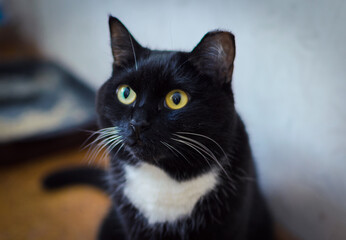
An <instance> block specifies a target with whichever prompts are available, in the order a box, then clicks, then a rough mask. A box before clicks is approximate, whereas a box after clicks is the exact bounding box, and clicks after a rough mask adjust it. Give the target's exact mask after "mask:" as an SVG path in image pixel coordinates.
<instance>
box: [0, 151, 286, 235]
mask: <svg viewBox="0 0 346 240" xmlns="http://www.w3.org/2000/svg"><path fill="white" fill-rule="evenodd" d="M85 156H86V152H83V151H82V152H81V151H78V150H75V151H69V152H65V153H61V154H59V155H56V156H50V157H44V158H41V159H37V160H33V161H31V162H27V163H22V164H17V165H13V166H9V167H2V169H0V216H1V217H0V239H1V240H31V239H33V240H34V239H35V240H37V239H49V240H61V239H64V240H75V239H83V240H88V239H90V240H92V239H95V237H96V233H97V229H98V225H99V223H100V222H101V220H102V218H103V216H104V215H105V214H106V212H107V209H108V207H109V205H110V201H109V199H108V197H107V196H106V195H105V194H103V193H102V192H100V191H98V190H96V189H94V188H91V187H87V186H75V187H69V188H65V189H62V190H59V191H55V192H45V191H44V190H43V189H42V188H41V185H40V183H41V179H42V177H43V176H45V175H46V174H47V173H49V172H51V171H54V170H55V169H58V168H60V167H64V166H71V165H85V164H87V162H86V160H85V159H86V158H85ZM277 235H278V238H277V239H279V240H289V239H291V240H292V239H293V238H292V237H289V236H288V234H287V233H286V232H285V231H284V230H282V229H281V228H280V229H279V230H277Z"/></svg>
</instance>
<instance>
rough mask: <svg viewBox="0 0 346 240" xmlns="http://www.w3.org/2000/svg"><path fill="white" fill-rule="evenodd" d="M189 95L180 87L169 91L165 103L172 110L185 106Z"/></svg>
mask: <svg viewBox="0 0 346 240" xmlns="http://www.w3.org/2000/svg"><path fill="white" fill-rule="evenodd" d="M188 101H189V97H188V95H187V93H186V92H184V91H183V90H180V89H175V90H172V91H170V92H169V93H168V94H167V95H166V98H165V105H166V106H167V107H168V108H170V109H173V110H177V109H180V108H183V107H185V105H186V104H187V102H188Z"/></svg>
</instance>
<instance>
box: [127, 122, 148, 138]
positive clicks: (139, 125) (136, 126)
mask: <svg viewBox="0 0 346 240" xmlns="http://www.w3.org/2000/svg"><path fill="white" fill-rule="evenodd" d="M149 126H150V123H149V122H148V121H147V120H144V119H141V120H137V119H132V120H131V121H130V127H131V129H132V132H133V136H134V137H135V138H136V140H139V139H140V133H141V132H143V131H144V130H145V129H147V128H148V127H149Z"/></svg>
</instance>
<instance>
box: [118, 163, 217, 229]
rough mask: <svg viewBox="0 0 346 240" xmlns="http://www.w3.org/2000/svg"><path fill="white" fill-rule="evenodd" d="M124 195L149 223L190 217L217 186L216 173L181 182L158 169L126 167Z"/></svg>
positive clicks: (141, 166) (145, 166)
mask: <svg viewBox="0 0 346 240" xmlns="http://www.w3.org/2000/svg"><path fill="white" fill-rule="evenodd" d="M125 177H126V182H125V186H124V194H125V196H126V197H127V198H128V199H129V200H130V201H131V203H132V204H133V205H134V206H135V207H136V208H137V209H138V210H139V211H140V212H141V213H142V214H143V215H144V216H145V217H146V218H147V219H148V221H149V223H150V224H154V223H163V222H174V221H175V220H177V219H179V218H181V217H184V216H189V215H190V214H191V212H192V210H193V208H194V206H195V205H196V203H197V202H198V200H199V199H200V198H201V197H203V196H204V195H206V194H207V193H208V192H209V191H211V190H212V189H213V188H214V187H215V186H216V184H217V174H216V172H215V171H210V172H208V173H204V174H202V175H200V176H198V177H196V178H194V179H190V180H188V181H183V182H178V181H176V180H174V179H172V178H171V177H170V176H169V175H168V174H167V173H165V172H164V171H163V170H161V169H160V168H158V167H155V166H153V165H150V164H147V163H143V164H141V165H140V166H138V167H133V166H126V167H125Z"/></svg>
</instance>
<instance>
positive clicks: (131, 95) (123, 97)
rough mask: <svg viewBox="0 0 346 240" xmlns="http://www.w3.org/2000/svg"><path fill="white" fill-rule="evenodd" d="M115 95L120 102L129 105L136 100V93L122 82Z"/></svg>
mask: <svg viewBox="0 0 346 240" xmlns="http://www.w3.org/2000/svg"><path fill="white" fill-rule="evenodd" d="M117 97H118V100H119V101H120V102H121V103H123V104H126V105H129V104H131V103H133V102H134V101H135V100H136V97H137V94H136V93H135V91H133V89H132V88H131V87H130V86H129V85H126V84H123V85H120V86H119V87H118V89H117Z"/></svg>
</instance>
